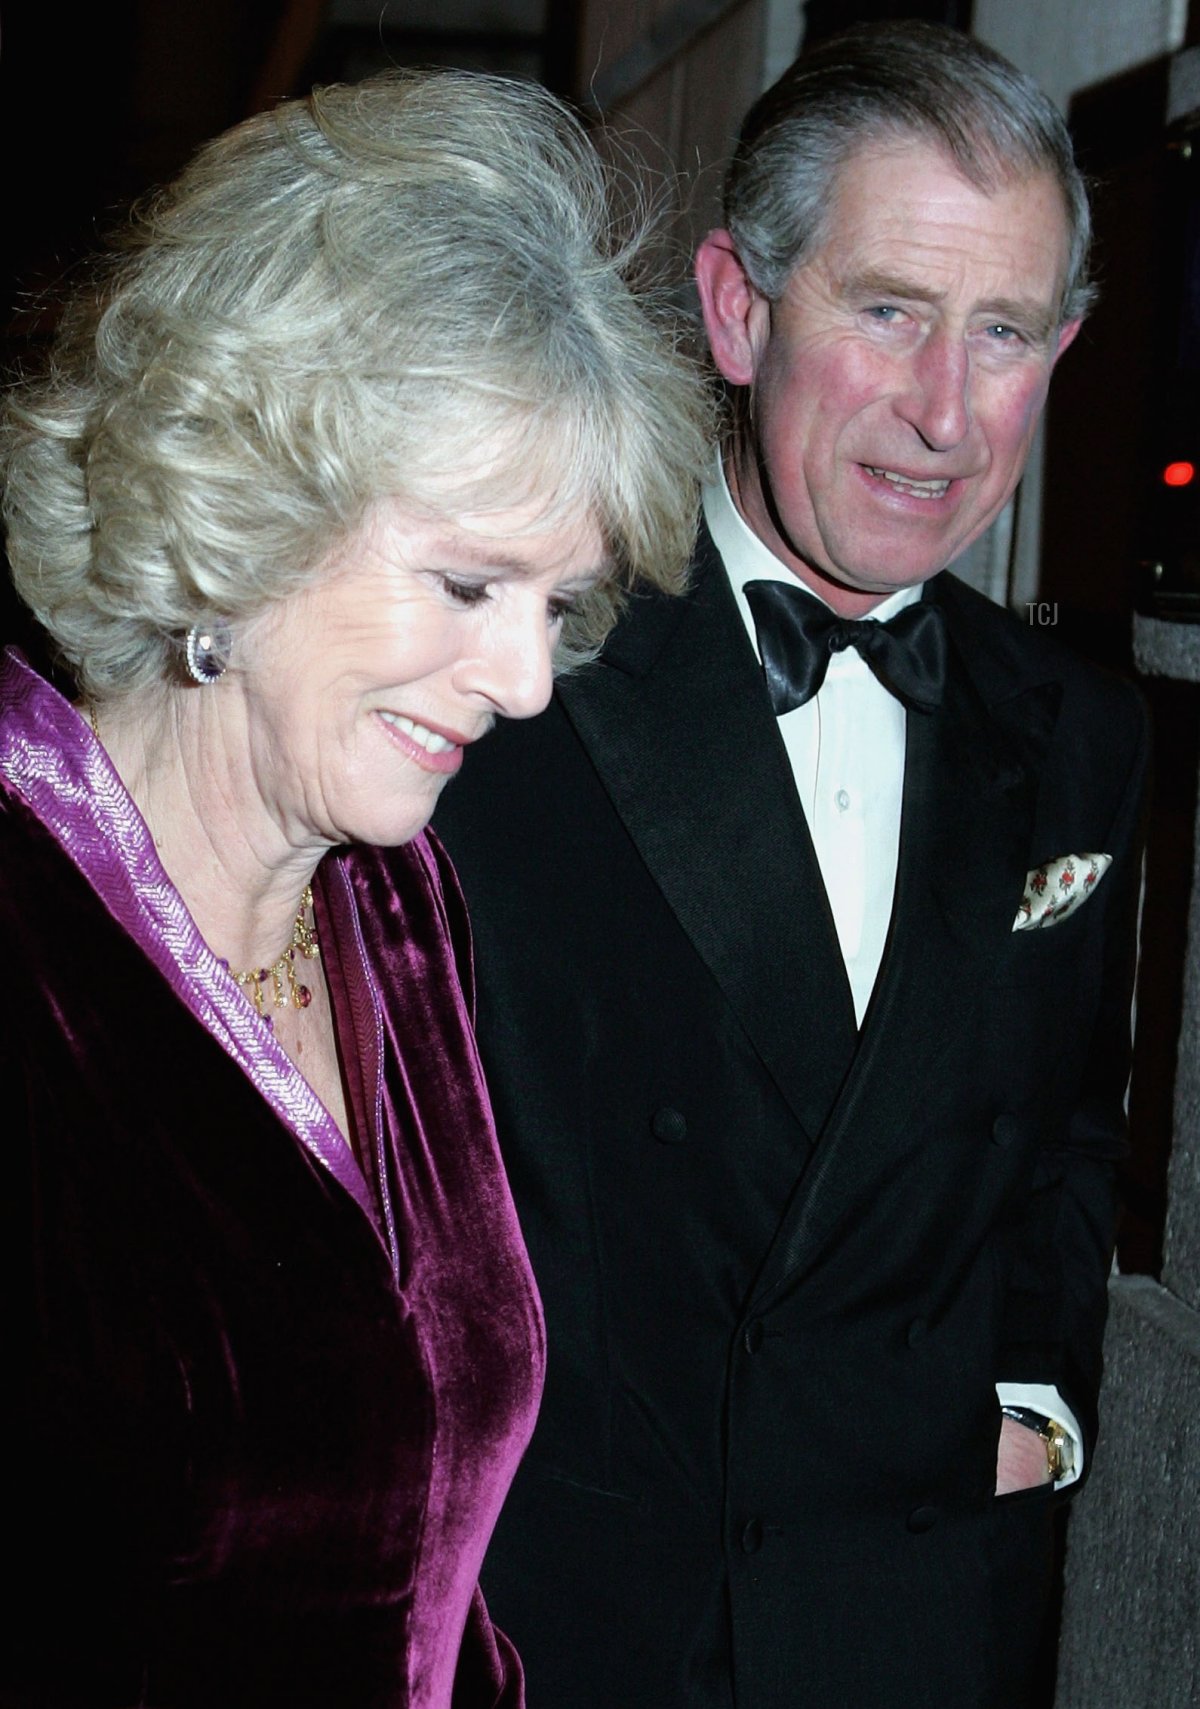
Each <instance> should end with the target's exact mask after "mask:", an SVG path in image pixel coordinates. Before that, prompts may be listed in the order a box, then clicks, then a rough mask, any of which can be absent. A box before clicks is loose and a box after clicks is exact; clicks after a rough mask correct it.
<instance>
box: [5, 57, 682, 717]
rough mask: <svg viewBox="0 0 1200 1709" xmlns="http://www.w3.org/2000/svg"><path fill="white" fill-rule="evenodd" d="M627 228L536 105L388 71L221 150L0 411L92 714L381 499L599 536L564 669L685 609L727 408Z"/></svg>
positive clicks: (515, 94) (20, 570)
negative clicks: (689, 356)
mask: <svg viewBox="0 0 1200 1709" xmlns="http://www.w3.org/2000/svg"><path fill="white" fill-rule="evenodd" d="M636 227H637V222H636V221H634V222H632V224H630V223H629V222H626V223H625V224H624V225H622V223H621V222H620V221H617V220H615V218H614V213H613V208H612V199H611V196H610V184H609V179H608V175H607V174H606V171H605V169H604V168H603V167H602V165H601V163H600V160H599V158H598V156H597V154H596V151H595V149H594V148H593V147H592V145H591V143H590V142H589V140H588V139H587V137H586V135H585V134H584V132H583V130H582V128H581V127H580V125H579V124H578V122H577V121H576V120H575V119H574V118H573V117H572V116H571V115H570V113H569V112H568V111H567V110H566V108H564V107H563V106H562V105H561V104H560V103H559V102H557V101H556V100H555V99H554V98H553V97H552V96H550V95H549V94H547V93H546V92H545V91H544V90H539V89H538V88H536V87H535V86H534V85H532V84H523V83H516V82H508V81H506V80H503V79H497V78H488V77H482V76H472V75H469V74H465V73H391V74H387V75H385V76H383V77H379V78H373V79H369V80H367V81H366V82H363V83H361V84H359V85H357V86H354V87H341V86H338V87H332V88H326V89H323V90H318V91H316V92H314V93H313V94H312V95H311V96H310V97H309V98H308V99H306V100H303V101H293V102H288V103H286V104H284V105H282V106H280V107H278V108H276V109H275V110H274V111H273V112H271V113H267V114H263V115H261V116H260V117H258V118H255V119H251V120H249V121H248V122H247V123H245V124H243V125H240V126H238V127H237V128H236V129H235V130H233V131H230V132H229V133H227V134H226V135H225V136H223V137H219V138H218V139H217V140H216V141H215V142H212V143H210V144H208V145H207V146H206V147H205V148H204V149H203V150H202V151H201V152H200V154H199V155H198V156H197V157H196V159H195V160H194V161H193V162H192V164H191V165H190V166H189V167H188V168H187V170H186V171H185V172H184V173H183V174H182V176H181V177H180V178H179V179H178V180H177V181H176V182H175V183H174V184H173V185H171V186H170V187H169V188H168V189H167V190H165V191H163V192H162V193H161V194H160V195H159V196H158V197H157V198H155V199H154V200H152V201H151V202H150V203H149V204H148V205H147V206H146V207H145V208H144V209H143V210H141V211H140V213H139V215H138V217H137V218H136V219H135V221H134V222H133V224H132V226H131V228H130V230H129V232H128V234H127V236H126V239H125V243H124V253H123V254H122V255H121V256H120V257H119V258H118V259H117V260H116V261H115V262H114V263H112V264H110V265H108V266H107V267H106V268H105V269H104V270H103V271H102V272H101V273H100V274H99V276H98V279H97V281H96V283H95V285H94V286H91V287H89V288H85V289H84V290H83V291H81V292H79V293H78V294H77V296H76V298H75V300H74V302H73V304H72V306H71V307H70V308H69V309H68V311H67V314H66V317H65V319H64V322H63V326H62V330H61V333H60V336H59V338H58V341H57V343H56V346H55V349H54V351H53V353H52V356H51V362H50V368H49V372H48V373H47V374H46V375H45V376H43V377H41V378H40V379H37V380H35V381H32V382H30V383H28V384H26V385H24V386H22V387H19V388H18V389H17V390H16V392H15V393H14V394H13V396H12V397H11V398H10V400H9V403H8V406H7V411H6V416H5V420H4V437H3V446H2V452H3V471H4V476H5V516H6V521H7V524H8V545H9V556H10V561H11V564H12V568H13V573H14V580H15V583H16V586H17V589H18V592H19V593H20V594H21V596H22V597H23V598H24V600H25V601H26V603H27V604H28V605H29V606H30V607H31V609H32V610H33V612H34V614H35V616H36V617H37V618H38V620H39V622H40V623H41V624H42V626H43V628H44V629H45V630H46V631H47V632H48V633H49V635H50V636H51V638H52V639H53V641H54V642H55V643H56V644H57V649H58V652H59V655H60V657H61V658H62V659H63V660H64V662H65V663H66V664H67V666H68V668H69V669H70V670H71V672H72V674H73V675H74V677H75V679H76V681H77V683H78V684H79V686H80V687H81V688H82V690H83V691H84V692H85V693H86V694H87V695H89V696H91V697H93V698H97V699H103V698H104V697H105V696H106V695H113V694H119V693H123V692H130V691H133V690H136V689H139V688H145V687H148V686H150V685H151V684H153V683H155V682H159V681H165V680H169V679H170V678H171V676H172V675H173V674H174V673H175V672H176V671H177V669H178V654H179V647H180V637H181V636H182V635H183V634H184V633H185V632H186V631H187V630H188V628H189V627H190V626H191V625H192V624H194V623H196V622H198V621H201V620H205V619H207V618H208V617H209V615H210V614H213V613H220V614H222V615H223V616H225V617H227V618H229V619H231V620H233V621H248V620H250V619H252V618H254V617H255V616H257V615H258V614H259V613H260V612H262V611H263V610H265V609H266V608H268V607H269V606H270V605H272V604H273V603H274V602H276V601H278V600H281V599H283V598H285V597H287V596H288V595H290V594H291V593H292V592H294V591H296V590H297V589H298V588H299V587H302V586H303V585H305V583H306V582H308V581H309V580H311V579H312V578H313V577H315V576H318V575H319V574H321V573H322V570H323V567H324V565H325V563H326V562H327V561H328V560H329V559H330V558H331V556H332V555H333V554H335V553H336V550H337V548H338V546H339V545H340V544H342V543H343V542H344V541H345V539H346V538H347V537H348V536H350V535H352V534H353V533H354V531H355V530H356V529H357V528H358V527H359V526H360V525H361V524H362V523H363V521H364V520H365V518H366V515H367V513H368V511H369V510H370V508H371V506H372V505H373V504H374V503H376V502H378V501H380V500H383V499H388V498H394V499H397V500H399V501H400V502H401V503H403V504H405V505H407V506H410V507H412V508H413V509H415V510H416V511H418V512H420V513H422V514H426V513H430V512H432V513H436V514H438V515H441V516H447V515H449V516H453V515H455V514H463V513H472V512H481V511H487V510H497V511H498V510H510V509H512V508H513V507H515V506H518V505H520V504H522V503H523V502H525V501H526V500H530V501H533V502H535V503H537V504H538V505H539V506H541V507H542V510H543V512H544V514H545V515H546V517H547V518H548V519H549V518H550V517H552V516H557V515H560V514H562V515H567V516H574V515H576V514H578V515H580V516H581V517H589V518H593V519H595V521H596V522H597V523H598V524H599V526H600V529H601V530H602V532H603V534H604V536H605V539H606V544H607V547H608V550H609V552H610V554H611V557H612V560H613V565H614V568H613V573H612V575H611V576H609V577H608V578H607V579H606V580H605V581H604V582H602V584H601V586H600V587H599V588H598V589H597V590H596V591H595V592H594V593H593V594H591V595H589V596H588V597H587V598H586V599H585V600H584V601H583V602H582V606H581V610H580V611H579V612H578V613H574V614H572V615H571V617H569V618H568V622H567V625H566V628H565V630H564V643H565V647H564V650H565V653H566V655H567V658H568V660H569V658H570V657H572V656H579V655H580V654H581V653H583V652H586V651H587V650H588V649H592V650H594V648H595V646H596V645H597V644H598V642H599V640H600V639H601V638H602V636H603V634H604V632H605V631H606V629H607V628H608V626H609V625H610V624H611V622H612V620H613V617H614V615H615V611H616V609H617V607H618V606H619V604H620V601H621V597H622V594H623V591H624V589H625V588H626V587H628V586H630V585H631V584H632V583H633V582H635V581H637V580H639V579H643V580H648V581H649V582H651V583H653V584H656V585H659V586H664V587H669V588H674V587H678V586H679V585H680V583H681V582H682V579H683V576H684V572H685V567H686V564H687V561H688V557H689V555H690V551H691V546H692V541H693V536H694V529H695V516H696V505H697V493H698V480H699V475H700V471H701V470H702V469H703V468H704V467H706V463H707V456H708V451H707V446H708V443H709V427H710V422H709V413H708V405H707V403H706V401H705V397H704V392H703V387H702V384H701V382H700V380H699V378H698V376H697V375H696V373H695V372H694V371H693V368H692V365H691V364H690V363H689V362H688V361H687V360H686V359H685V358H684V356H683V355H682V353H681V349H680V348H679V347H678V342H677V335H676V330H675V323H674V321H673V320H672V319H670V318H668V317H667V315H666V311H665V310H664V311H663V312H662V314H661V315H660V314H659V313H658V312H657V311H655V309H654V308H653V306H652V305H650V304H648V302H647V300H646V299H645V298H644V296H642V295H641V294H640V293H639V292H637V291H635V290H634V289H633V288H631V283H630V269H631V266H632V265H633V264H634V263H635V262H636V260H637V256H638V247H639V243H640V229H635V228H636Z"/></svg>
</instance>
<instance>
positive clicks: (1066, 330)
mask: <svg viewBox="0 0 1200 1709" xmlns="http://www.w3.org/2000/svg"><path fill="white" fill-rule="evenodd" d="M1082 325H1083V320H1082V319H1079V320H1069V321H1066V322H1065V323H1064V325H1062V326H1060V327H1059V329H1058V339H1057V342H1056V343H1055V346H1054V360H1055V361H1056V362H1057V361H1058V359H1059V357H1060V356H1061V355H1062V353H1063V351H1064V350H1069V349H1070V347H1071V345H1072V344H1074V342H1075V334H1076V333H1077V332H1078V331H1079V329H1080V327H1081V326H1082Z"/></svg>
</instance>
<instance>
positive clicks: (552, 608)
mask: <svg viewBox="0 0 1200 1709" xmlns="http://www.w3.org/2000/svg"><path fill="white" fill-rule="evenodd" d="M578 609H579V607H578V606H577V605H576V603H575V601H574V600H573V599H551V600H547V602H546V621H547V622H548V623H549V624H551V626H553V625H554V624H556V623H562V622H565V620H566V619H567V618H568V617H570V616H571V615H572V613H574V612H575V611H577V610H578Z"/></svg>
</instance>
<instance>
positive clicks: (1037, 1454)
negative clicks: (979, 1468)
mask: <svg viewBox="0 0 1200 1709" xmlns="http://www.w3.org/2000/svg"><path fill="white" fill-rule="evenodd" d="M1049 1482H1050V1461H1049V1458H1048V1456H1047V1454H1046V1444H1045V1443H1044V1442H1043V1441H1042V1438H1041V1437H1040V1436H1039V1435H1038V1433H1037V1431H1036V1430H1030V1429H1029V1428H1028V1426H1027V1425H1024V1424H1018V1423H1017V1421H1016V1419H1015V1418H1002V1419H1001V1420H1000V1446H999V1448H998V1450H997V1453H996V1494H997V1495H1011V1494H1012V1493H1013V1491H1014V1490H1018V1489H1036V1488H1037V1486H1038V1484H1048V1483H1049Z"/></svg>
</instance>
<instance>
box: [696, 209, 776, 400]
mask: <svg viewBox="0 0 1200 1709" xmlns="http://www.w3.org/2000/svg"><path fill="white" fill-rule="evenodd" d="M696 289H697V291H698V292H699V294H700V308H701V311H702V312H703V315H704V330H705V331H706V332H707V334H708V344H709V349H710V350H711V351H712V354H713V361H714V362H715V363H716V365H717V367H718V368H719V369H720V371H721V373H722V374H723V375H724V376H725V378H726V379H727V380H728V381H729V382H730V384H731V385H734V386H748V385H750V383H751V382H752V380H753V379H754V373H755V369H756V368H757V366H758V358H759V355H760V353H761V351H762V349H763V347H764V345H765V343H766V340H767V338H768V337H769V335H770V305H769V303H768V302H767V299H766V298H765V297H764V296H763V295H762V292H761V291H759V289H758V287H757V286H756V285H753V284H752V283H751V282H750V277H749V274H748V273H747V272H746V269H745V267H744V266H743V265H742V258H741V256H740V255H739V254H738V252H737V249H736V248H735V247H734V242H733V238H732V237H731V236H730V235H729V233H728V232H727V231H710V232H709V234H708V236H707V237H706V238H705V239H704V241H703V242H702V243H701V245H700V247H699V249H698V250H697V251H696Z"/></svg>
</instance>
